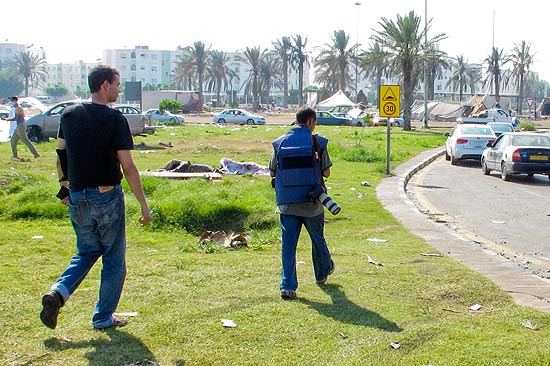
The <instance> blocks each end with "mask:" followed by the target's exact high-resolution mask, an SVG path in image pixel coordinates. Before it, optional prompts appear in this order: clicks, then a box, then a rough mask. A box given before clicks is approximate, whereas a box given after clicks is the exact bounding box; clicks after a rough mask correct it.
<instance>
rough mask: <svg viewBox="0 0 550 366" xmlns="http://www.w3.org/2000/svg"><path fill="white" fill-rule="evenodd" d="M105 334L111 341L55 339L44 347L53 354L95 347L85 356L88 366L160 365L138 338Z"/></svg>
mask: <svg viewBox="0 0 550 366" xmlns="http://www.w3.org/2000/svg"><path fill="white" fill-rule="evenodd" d="M98 334H100V333H98ZM105 334H107V335H108V336H109V337H110V338H111V339H110V340H107V339H104V338H96V339H89V340H86V341H82V342H72V341H69V340H66V339H63V338H57V337H53V338H49V339H46V340H45V341H44V346H45V347H46V348H47V349H48V350H50V351H52V352H62V351H64V350H67V349H79V348H83V349H86V348H92V347H93V348H95V349H94V350H90V351H88V352H86V353H85V354H84V357H86V358H87V359H88V366H108V365H158V363H157V361H156V359H155V356H154V355H153V353H152V352H151V351H150V350H149V349H148V348H147V346H146V345H145V344H143V342H142V341H141V340H139V339H138V338H136V337H134V336H132V335H130V334H128V333H126V332H120V331H117V330H115V329H109V330H107V331H105Z"/></svg>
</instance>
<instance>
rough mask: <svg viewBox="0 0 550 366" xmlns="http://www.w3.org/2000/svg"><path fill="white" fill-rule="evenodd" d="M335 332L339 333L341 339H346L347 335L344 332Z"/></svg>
mask: <svg viewBox="0 0 550 366" xmlns="http://www.w3.org/2000/svg"><path fill="white" fill-rule="evenodd" d="M337 332H338V335H339V336H340V337H342V339H346V338H347V337H348V336H347V335H346V334H345V333H342V332H340V331H337Z"/></svg>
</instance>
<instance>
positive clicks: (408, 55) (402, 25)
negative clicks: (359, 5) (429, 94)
mask: <svg viewBox="0 0 550 366" xmlns="http://www.w3.org/2000/svg"><path fill="white" fill-rule="evenodd" d="M430 23H431V21H430V22H428V24H430ZM378 24H379V25H380V26H381V27H382V29H381V30H379V31H377V32H376V33H375V34H374V35H373V36H372V37H371V38H372V40H373V41H375V42H378V43H379V44H380V45H381V46H382V47H383V48H384V49H387V50H388V51H389V53H390V59H389V62H390V65H391V67H393V68H394V69H396V70H400V73H401V78H402V80H403V100H405V103H404V104H405V106H404V112H403V117H404V123H403V129H404V130H410V129H411V105H410V103H408V101H409V100H411V99H412V92H413V76H414V74H413V73H414V72H415V67H417V68H418V66H417V65H418V63H419V61H426V60H428V59H429V56H430V53H434V52H438V51H436V47H435V44H436V43H437V42H438V41H439V40H441V39H444V38H445V34H444V33H441V34H438V35H436V36H434V37H433V38H431V39H430V40H429V41H428V44H427V45H425V44H424V42H423V41H422V40H423V38H424V32H425V31H427V30H428V29H429V27H425V28H424V27H421V22H420V17H418V16H416V14H415V13H414V11H412V10H411V11H410V12H409V14H408V15H407V16H405V17H402V16H401V15H397V22H394V21H393V20H389V19H387V18H382V20H381V21H380V22H378Z"/></svg>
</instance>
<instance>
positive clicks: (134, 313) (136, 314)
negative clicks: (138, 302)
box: [113, 311, 138, 316]
mask: <svg viewBox="0 0 550 366" xmlns="http://www.w3.org/2000/svg"><path fill="white" fill-rule="evenodd" d="M113 315H118V316H138V312H137V311H129V312H125V313H114V314H113Z"/></svg>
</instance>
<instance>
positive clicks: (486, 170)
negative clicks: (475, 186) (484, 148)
mask: <svg viewBox="0 0 550 366" xmlns="http://www.w3.org/2000/svg"><path fill="white" fill-rule="evenodd" d="M481 170H483V174H485V175H489V174H491V169H489V168H487V162H486V161H485V159H482V160H481Z"/></svg>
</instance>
